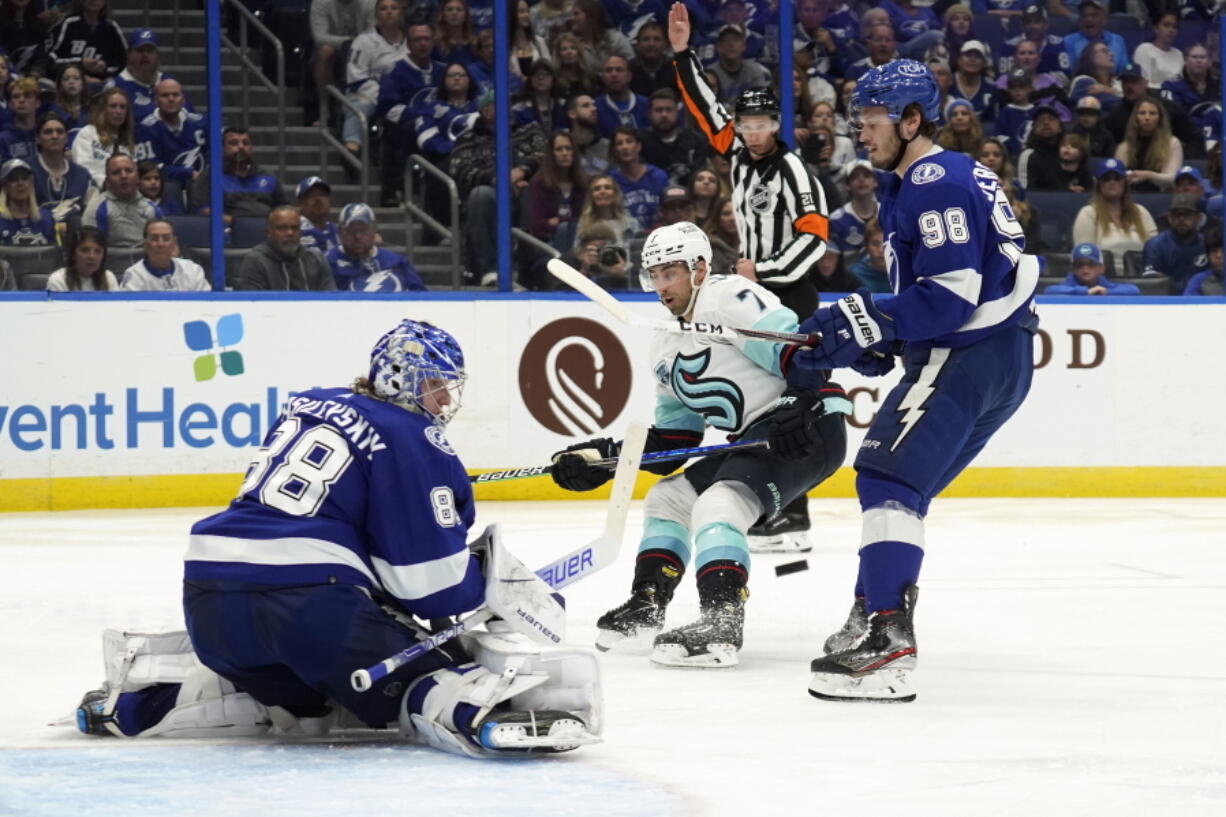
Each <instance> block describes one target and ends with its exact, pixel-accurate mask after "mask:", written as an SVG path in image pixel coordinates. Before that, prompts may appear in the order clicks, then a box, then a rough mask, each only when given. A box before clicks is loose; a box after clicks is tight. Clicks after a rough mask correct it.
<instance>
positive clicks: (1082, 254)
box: [1073, 241, 1103, 267]
mask: <svg viewBox="0 0 1226 817" xmlns="http://www.w3.org/2000/svg"><path fill="white" fill-rule="evenodd" d="M1084 262H1088V263H1091V264H1101V263H1102V262H1103V251H1102V250H1100V249H1099V248H1098V245H1097V244H1091V243H1090V242H1088V241H1087V242H1086V243H1084V244H1078V245H1077V246H1076V247H1073V266H1074V267H1075V266H1077V265H1078V264H1081V263H1084Z"/></svg>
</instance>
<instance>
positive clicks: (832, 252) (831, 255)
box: [809, 244, 864, 292]
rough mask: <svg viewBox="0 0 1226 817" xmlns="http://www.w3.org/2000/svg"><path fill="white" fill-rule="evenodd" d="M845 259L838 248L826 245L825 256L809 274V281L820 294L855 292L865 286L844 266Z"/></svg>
mask: <svg viewBox="0 0 1226 817" xmlns="http://www.w3.org/2000/svg"><path fill="white" fill-rule="evenodd" d="M843 258H844V256H843V253H841V252H839V250H838V248H837V247H835V246H834V245H833V244H827V245H826V252H825V254H823V255H822V257H821V258H819V259H818V260H817V266H815V267H814V268H813V271H812V272H811V273H810V274H809V280H810V281H811V282H812V283H813V287H814V288H815V289H816V290H817V291H818V292H855V291H856V290H857V289H859V288H860V287H862V286H864V284H863V283H861V282H860V279H859V278H857V277H856V276H854V275H852V274H851V273H850V272H848V271H847V269H846V268H845V267H844V266H843Z"/></svg>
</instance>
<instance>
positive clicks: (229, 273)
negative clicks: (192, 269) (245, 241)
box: [187, 247, 247, 289]
mask: <svg viewBox="0 0 1226 817" xmlns="http://www.w3.org/2000/svg"><path fill="white" fill-rule="evenodd" d="M187 256H188V257H189V258H191V259H192V260H193V261H195V262H196V263H197V264H199V265H200V266H202V267H204V275H205V277H206V278H208V279H209V280H210V281H212V280H213V253H212V251H211V250H210V249H209V248H208V247H193V248H192V250H191V252H189V253H188V254H187ZM246 257H247V250H241V249H227V250H225V259H226V289H238V270H239V267H240V266H241V265H242V263H243V259H244V258H246Z"/></svg>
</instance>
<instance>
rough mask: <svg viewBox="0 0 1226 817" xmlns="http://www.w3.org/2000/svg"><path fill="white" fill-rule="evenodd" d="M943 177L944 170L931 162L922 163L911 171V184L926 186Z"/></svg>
mask: <svg viewBox="0 0 1226 817" xmlns="http://www.w3.org/2000/svg"><path fill="white" fill-rule="evenodd" d="M944 175H945V168H943V167H941V166H940V165H938V164H933V163H932V162H924V163H923V164H922V165H920V166H919V167H917V168H915V170H912V171H911V184H928V182H935V181H936V180H937V179H939V178H941V177H942V176H944Z"/></svg>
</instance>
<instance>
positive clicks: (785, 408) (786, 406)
mask: <svg viewBox="0 0 1226 817" xmlns="http://www.w3.org/2000/svg"><path fill="white" fill-rule="evenodd" d="M823 414H825V407H824V406H823V405H822V399H821V396H820V395H819V394H818V393H817V392H815V391H813V390H812V389H799V388H795V387H791V388H788V390H787V391H785V392H784V393H783V394H781V395H780V396H779V403H778V406H777V407H776V408H775V416H774V418H773V419H772V420H771V428H770V438H769V439H770V445H771V451H774V452H775V453H777V454H779V456H781V457H783V458H784V459H785V460H803V459H808V458H809V457H812V456H813V455H814V454H817V453H819V452H821V450H822V437H821V433H820V432H819V430H818V427H817V421H818V420H819V419H820V418H821V416H822V415H823Z"/></svg>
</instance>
